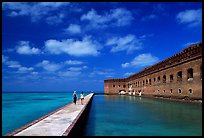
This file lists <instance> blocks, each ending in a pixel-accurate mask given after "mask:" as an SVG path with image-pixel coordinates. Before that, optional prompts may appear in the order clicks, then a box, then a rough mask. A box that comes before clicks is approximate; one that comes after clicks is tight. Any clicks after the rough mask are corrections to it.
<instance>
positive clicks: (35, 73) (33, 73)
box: [31, 71, 39, 75]
mask: <svg viewBox="0 0 204 138" xmlns="http://www.w3.org/2000/svg"><path fill="white" fill-rule="evenodd" d="M31 74H32V75H38V74H39V73H38V72H36V71H34V72H31Z"/></svg>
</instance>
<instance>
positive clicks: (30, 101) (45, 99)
mask: <svg viewBox="0 0 204 138" xmlns="http://www.w3.org/2000/svg"><path fill="white" fill-rule="evenodd" d="M79 94H80V93H78V96H79ZM84 94H85V95H86V94H87V93H84ZM71 102H72V92H66V93H65V92H55V93H54V92H53V93H41V92H38V93H33V92H32V93H2V135H5V134H7V133H9V132H12V131H14V130H15V129H17V128H19V127H22V126H24V125H26V124H28V123H30V122H32V121H34V120H36V119H38V118H40V117H42V116H44V115H46V114H48V113H50V112H52V111H54V110H56V109H58V108H60V107H62V106H64V105H66V104H69V103H71Z"/></svg>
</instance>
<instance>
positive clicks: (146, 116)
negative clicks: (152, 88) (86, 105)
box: [82, 95, 202, 136]
mask: <svg viewBox="0 0 204 138" xmlns="http://www.w3.org/2000/svg"><path fill="white" fill-rule="evenodd" d="M83 130H84V131H83V134H82V135H85V136H189V135H191V136H201V135H202V104H193V103H183V102H176V101H169V100H161V99H154V98H145V97H137V96H128V95H95V96H94V97H93V100H92V103H91V107H90V111H89V113H88V116H87V122H86V124H85V128H83Z"/></svg>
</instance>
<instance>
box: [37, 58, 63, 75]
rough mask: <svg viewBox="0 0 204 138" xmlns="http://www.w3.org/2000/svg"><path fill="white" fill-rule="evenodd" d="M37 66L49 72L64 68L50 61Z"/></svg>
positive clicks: (44, 61)
mask: <svg viewBox="0 0 204 138" xmlns="http://www.w3.org/2000/svg"><path fill="white" fill-rule="evenodd" d="M36 66H37V67H42V68H43V69H45V70H47V71H49V72H54V71H57V70H59V69H60V68H61V67H62V65H61V64H57V63H51V62H50V61H48V60H43V61H42V62H40V63H38V64H37V65H36Z"/></svg>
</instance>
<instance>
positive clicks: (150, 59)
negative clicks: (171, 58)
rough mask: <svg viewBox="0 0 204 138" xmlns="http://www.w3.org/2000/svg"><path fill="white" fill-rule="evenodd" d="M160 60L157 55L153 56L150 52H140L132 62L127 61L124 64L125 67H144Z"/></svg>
mask: <svg viewBox="0 0 204 138" xmlns="http://www.w3.org/2000/svg"><path fill="white" fill-rule="evenodd" d="M158 61H159V59H158V58H157V57H154V56H152V55H151V54H149V53H146V54H140V55H138V56H136V57H135V58H134V59H133V60H132V61H131V62H129V63H128V62H127V63H124V64H122V67H123V68H127V67H137V66H139V67H144V66H149V65H152V64H155V63H157V62H158Z"/></svg>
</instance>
